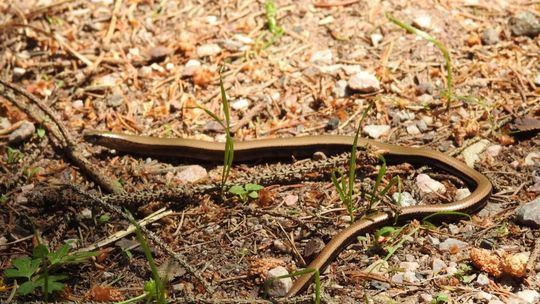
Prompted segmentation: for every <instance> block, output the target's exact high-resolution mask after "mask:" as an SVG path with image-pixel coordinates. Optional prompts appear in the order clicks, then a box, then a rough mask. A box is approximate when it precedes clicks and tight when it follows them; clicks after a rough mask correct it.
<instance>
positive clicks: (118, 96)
mask: <svg viewBox="0 0 540 304" xmlns="http://www.w3.org/2000/svg"><path fill="white" fill-rule="evenodd" d="M123 103H124V94H123V93H122V90H120V89H118V88H116V89H114V91H113V93H112V94H111V95H110V96H109V98H108V99H107V105H108V106H109V107H111V108H117V107H119V106H121V105H122V104H123Z"/></svg>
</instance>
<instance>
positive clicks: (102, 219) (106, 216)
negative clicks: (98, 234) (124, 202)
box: [97, 213, 111, 224]
mask: <svg viewBox="0 0 540 304" xmlns="http://www.w3.org/2000/svg"><path fill="white" fill-rule="evenodd" d="M97 220H98V223H100V224H106V223H108V222H109V221H110V220H111V215H110V214H108V213H104V214H102V215H100V216H99V217H98V218H97Z"/></svg>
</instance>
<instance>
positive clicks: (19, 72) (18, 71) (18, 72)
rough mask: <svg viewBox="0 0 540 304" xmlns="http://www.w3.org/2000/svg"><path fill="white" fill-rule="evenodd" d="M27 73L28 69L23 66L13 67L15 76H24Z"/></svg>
mask: <svg viewBox="0 0 540 304" xmlns="http://www.w3.org/2000/svg"><path fill="white" fill-rule="evenodd" d="M25 73H26V70H25V69H23V68H19V67H16V68H13V75H14V76H19V77H20V76H22V75H24V74H25Z"/></svg>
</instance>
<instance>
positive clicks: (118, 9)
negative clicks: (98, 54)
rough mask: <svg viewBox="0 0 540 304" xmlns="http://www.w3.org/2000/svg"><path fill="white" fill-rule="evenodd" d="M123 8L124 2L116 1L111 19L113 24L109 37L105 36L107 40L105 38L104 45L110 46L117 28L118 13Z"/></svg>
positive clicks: (110, 27) (109, 30)
mask: <svg viewBox="0 0 540 304" xmlns="http://www.w3.org/2000/svg"><path fill="white" fill-rule="evenodd" d="M121 6H122V0H116V1H115V2H114V9H113V12H112V17H111V23H109V29H108V30H107V35H105V38H103V45H104V46H108V45H109V43H110V42H111V38H112V35H113V33H114V29H115V28H116V19H118V17H117V16H118V12H119V11H120V7H121Z"/></svg>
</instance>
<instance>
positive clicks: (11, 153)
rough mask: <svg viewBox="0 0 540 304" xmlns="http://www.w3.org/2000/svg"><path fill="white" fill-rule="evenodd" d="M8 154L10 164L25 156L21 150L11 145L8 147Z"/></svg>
mask: <svg viewBox="0 0 540 304" xmlns="http://www.w3.org/2000/svg"><path fill="white" fill-rule="evenodd" d="M6 154H7V162H8V164H15V163H18V162H19V161H20V160H21V159H22V158H23V154H22V152H21V151H20V150H18V149H14V148H11V147H7V153H6Z"/></svg>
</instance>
